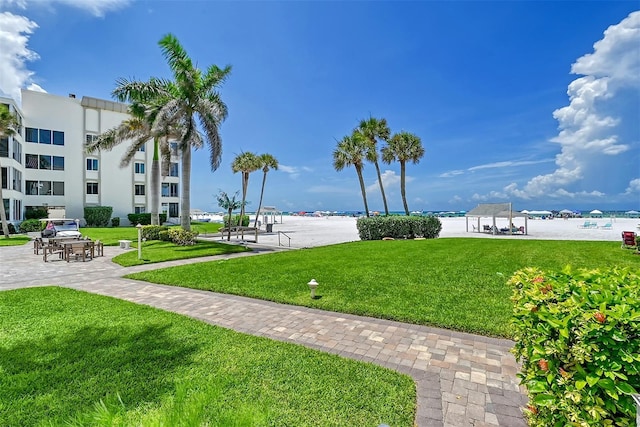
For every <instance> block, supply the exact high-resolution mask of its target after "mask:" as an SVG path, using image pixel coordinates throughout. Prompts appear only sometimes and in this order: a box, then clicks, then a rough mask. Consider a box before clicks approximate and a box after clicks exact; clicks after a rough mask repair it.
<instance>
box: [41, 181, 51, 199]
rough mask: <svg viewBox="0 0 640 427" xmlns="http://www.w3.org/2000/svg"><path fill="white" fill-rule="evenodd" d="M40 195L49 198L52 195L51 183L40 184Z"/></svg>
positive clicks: (43, 182) (42, 182)
mask: <svg viewBox="0 0 640 427" xmlns="http://www.w3.org/2000/svg"><path fill="white" fill-rule="evenodd" d="M38 194H39V195H41V196H47V195H49V194H51V181H40V182H38Z"/></svg>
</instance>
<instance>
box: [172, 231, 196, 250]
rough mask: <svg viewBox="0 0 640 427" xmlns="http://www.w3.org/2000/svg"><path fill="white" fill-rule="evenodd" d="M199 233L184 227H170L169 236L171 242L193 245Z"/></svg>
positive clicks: (180, 244)
mask: <svg viewBox="0 0 640 427" xmlns="http://www.w3.org/2000/svg"><path fill="white" fill-rule="evenodd" d="M197 235H198V233H196V232H193V231H187V230H185V229H183V228H179V227H175V228H170V229H169V238H170V239H171V242H173V243H174V244H176V245H178V246H191V245H195V244H196V236H197Z"/></svg>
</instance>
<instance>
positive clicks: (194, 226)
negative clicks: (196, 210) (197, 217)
mask: <svg viewBox="0 0 640 427" xmlns="http://www.w3.org/2000/svg"><path fill="white" fill-rule="evenodd" d="M220 227H222V224H219V223H210V222H192V223H191V230H192V231H197V232H198V233H200V234H215V233H217V232H218V230H219V229H220ZM80 232H81V233H82V235H83V236H89V237H91V240H100V241H101V242H102V243H104V244H105V246H118V244H119V243H118V240H131V241H133V242H137V241H138V229H137V228H136V227H98V228H93V227H85V228H81V229H80Z"/></svg>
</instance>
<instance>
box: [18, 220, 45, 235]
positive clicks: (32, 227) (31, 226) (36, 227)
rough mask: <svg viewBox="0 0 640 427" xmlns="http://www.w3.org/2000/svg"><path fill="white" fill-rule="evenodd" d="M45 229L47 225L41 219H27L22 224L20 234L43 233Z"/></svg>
mask: <svg viewBox="0 0 640 427" xmlns="http://www.w3.org/2000/svg"><path fill="white" fill-rule="evenodd" d="M44 227H45V223H44V222H42V221H40V220H39V219H25V220H24V221H22V222H21V223H20V232H21V233H28V232H30V231H41V230H42V229H43V228H44Z"/></svg>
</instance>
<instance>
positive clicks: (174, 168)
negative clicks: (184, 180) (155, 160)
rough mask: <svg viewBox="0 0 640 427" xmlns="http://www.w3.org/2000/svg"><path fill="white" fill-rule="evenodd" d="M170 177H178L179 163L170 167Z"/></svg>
mask: <svg viewBox="0 0 640 427" xmlns="http://www.w3.org/2000/svg"><path fill="white" fill-rule="evenodd" d="M169 176H178V164H177V163H171V165H169Z"/></svg>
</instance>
